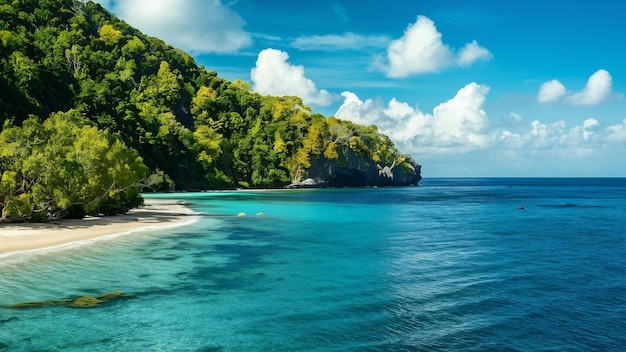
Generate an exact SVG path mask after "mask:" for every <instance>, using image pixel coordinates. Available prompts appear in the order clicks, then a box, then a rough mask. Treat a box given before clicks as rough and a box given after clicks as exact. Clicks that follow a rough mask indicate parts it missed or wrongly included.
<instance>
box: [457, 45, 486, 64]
mask: <svg viewBox="0 0 626 352" xmlns="http://www.w3.org/2000/svg"><path fill="white" fill-rule="evenodd" d="M492 57H493V55H492V54H491V53H490V52H489V50H487V49H486V48H484V47H482V46H480V45H478V42H476V41H475V40H473V41H472V42H471V43H467V44H465V46H464V47H463V48H462V49H461V50H460V51H459V57H458V59H457V62H458V64H459V66H470V65H471V64H473V63H474V62H476V61H479V60H482V61H486V60H490V59H491V58H492Z"/></svg>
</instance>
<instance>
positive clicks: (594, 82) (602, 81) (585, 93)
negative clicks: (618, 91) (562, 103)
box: [565, 70, 613, 105]
mask: <svg viewBox="0 0 626 352" xmlns="http://www.w3.org/2000/svg"><path fill="white" fill-rule="evenodd" d="M612 84H613V78H612V77H611V75H610V74H609V72H608V71H606V70H598V71H596V72H595V73H594V74H593V75H591V77H589V79H588V80H587V84H586V85H585V88H584V89H583V90H581V91H580V92H578V93H574V94H572V95H570V96H568V97H567V98H566V99H565V100H566V102H567V103H569V104H572V105H596V104H599V103H601V102H603V101H605V100H606V99H608V98H609V97H610V96H611V86H612Z"/></svg>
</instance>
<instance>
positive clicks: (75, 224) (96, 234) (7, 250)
mask: <svg viewBox="0 0 626 352" xmlns="http://www.w3.org/2000/svg"><path fill="white" fill-rule="evenodd" d="M144 201H145V204H144V205H143V206H141V207H140V208H137V209H132V210H130V211H129V212H128V213H127V214H125V215H117V216H106V217H86V218H84V219H77V220H62V221H50V222H47V223H17V224H16V223H9V224H0V259H2V258H5V257H8V256H12V255H15V254H23V253H28V252H39V251H45V250H52V249H59V248H63V247H69V246H74V245H80V244H84V243H88V242H92V241H96V240H103V239H107V238H112V237H116V236H119V235H125V234H129V233H131V232H136V231H149V230H152V229H163V228H167V227H178V226H183V225H187V224H191V223H193V222H195V221H197V220H198V219H199V218H200V217H199V215H198V214H197V213H195V212H194V211H192V210H191V209H189V208H188V207H186V206H185V205H183V204H179V203H177V201H176V200H174V199H148V198H146V199H144Z"/></svg>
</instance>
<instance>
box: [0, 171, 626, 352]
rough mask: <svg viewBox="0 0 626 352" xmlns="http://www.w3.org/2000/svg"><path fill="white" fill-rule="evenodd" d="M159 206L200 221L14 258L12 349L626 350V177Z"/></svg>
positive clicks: (430, 184)
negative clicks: (107, 297) (185, 211)
mask: <svg viewBox="0 0 626 352" xmlns="http://www.w3.org/2000/svg"><path fill="white" fill-rule="evenodd" d="M153 197H154V196H153ZM158 197H159V196H158ZM160 197H170V198H175V199H180V200H181V201H184V202H187V203H189V204H191V206H192V207H193V208H194V209H195V210H196V211H198V212H200V213H201V214H202V218H201V219H200V220H199V221H198V222H196V223H194V224H192V225H188V226H185V227H180V228H175V229H164V230H163V231H161V232H145V233H136V234H133V235H129V236H121V237H117V238H115V239H112V240H106V241H99V242H95V243H92V244H89V245H84V246H81V247H77V248H70V249H66V250H59V251H54V252H48V253H39V254H34V255H33V254H31V255H29V256H27V257H23V256H21V257H8V258H2V259H0V306H4V308H0V351H592V350H593V351H622V350H624V348H625V347H626V337H625V336H626V179H581V178H573V179H425V180H423V181H422V182H420V186H418V187H409V188H367V189H336V190H294V191H264V192H217V193H188V194H171V195H166V196H160ZM522 205H523V206H524V209H520V206H522ZM239 212H245V213H247V215H248V216H246V217H238V216H237V214H238V213H239ZM259 212H263V213H264V214H265V215H264V216H256V214H257V213H259ZM115 290H119V291H124V292H127V293H129V294H130V297H129V298H128V299H123V300H118V301H113V302H109V303H107V304H104V305H101V306H99V307H97V308H91V309H76V308H68V307H63V306H57V307H44V308H31V309H10V308H6V306H8V305H11V304H14V303H17V302H24V301H41V300H50V299H52V300H54V299H62V298H71V297H78V296H82V295H99V294H100V293H103V292H107V291H115Z"/></svg>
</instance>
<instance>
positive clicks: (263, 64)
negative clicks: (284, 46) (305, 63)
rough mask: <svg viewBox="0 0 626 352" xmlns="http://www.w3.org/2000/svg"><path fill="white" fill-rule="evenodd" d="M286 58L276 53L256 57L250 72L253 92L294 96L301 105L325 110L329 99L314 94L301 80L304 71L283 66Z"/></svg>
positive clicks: (269, 51)
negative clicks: (324, 107)
mask: <svg viewBox="0 0 626 352" xmlns="http://www.w3.org/2000/svg"><path fill="white" fill-rule="evenodd" d="M287 59H289V54H287V53H286V52H284V51H280V50H276V49H265V50H263V51H261V52H260V53H259V56H258V58H257V61H256V67H254V68H253V69H252V70H251V72H250V77H251V79H252V82H253V88H254V91H256V92H257V93H260V94H264V95H275V96H284V95H297V96H299V97H301V98H302V100H303V102H304V103H305V104H312V105H320V106H327V105H330V104H331V103H332V101H333V99H334V97H333V95H332V94H330V93H329V92H328V91H326V90H324V89H322V90H318V89H317V87H316V86H315V83H313V81H312V80H310V79H308V78H306V77H305V76H304V67H302V66H299V65H298V66H296V65H292V64H290V63H289V62H287Z"/></svg>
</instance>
